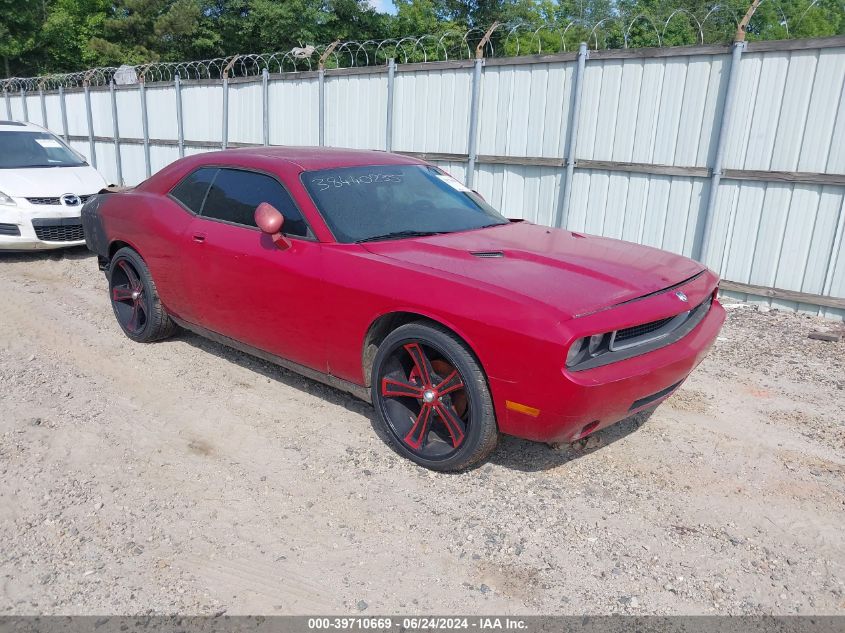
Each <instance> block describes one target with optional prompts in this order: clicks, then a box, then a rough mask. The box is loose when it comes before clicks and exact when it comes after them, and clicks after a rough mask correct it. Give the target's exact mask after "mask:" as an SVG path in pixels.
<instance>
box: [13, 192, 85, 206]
mask: <svg viewBox="0 0 845 633" xmlns="http://www.w3.org/2000/svg"><path fill="white" fill-rule="evenodd" d="M93 195H94V194H93V193H89V194H88V195H87V196H79V201H80V203H81V204H85V203H86V202H88V199H89V198H90V197H91V196H93ZM27 200H28V201H29V203H30V204H46V205H53V206H58V205H60V204H61V203H62V201H61V199H60V198H59V196H55V197H43V198H27Z"/></svg>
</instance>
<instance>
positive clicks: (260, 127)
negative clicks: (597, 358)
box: [6, 37, 845, 318]
mask: <svg viewBox="0 0 845 633" xmlns="http://www.w3.org/2000/svg"><path fill="white" fill-rule="evenodd" d="M844 85H845V38H842V37H838V38H824V39H818V40H789V41H777V42H757V43H750V44H745V43H739V44H735V45H733V47H725V46H698V47H684V48H658V49H639V50H630V49H622V50H602V51H590V52H588V51H587V50H586V48H585V47H582V49H581V50H580V51H579V52H575V53H558V54H550V55H535V56H526V57H516V58H499V59H497V58H492V59H487V60H457V61H446V62H430V63H408V64H394V63H392V62H391V63H390V64H388V65H387V66H380V67H363V68H345V69H336V70H325V71H307V72H297V73H282V74H267V72H266V71H265V72H264V74H263V75H259V76H256V77H237V78H229V79H225V80H219V79H214V80H191V81H188V80H182V81H179V79H178V78H176V80H175V81H173V82H162V83H158V82H157V83H150V82H147V83H146V84H144V83H140V84H135V85H130V86H113V85H112V86H96V87H95V86H91V87H88V88H69V89H64V90H61V91H40V92H39V93H33V92H30V93H25V92H23V91H21V92H20V93H16V94H8V93H7V94H6V108H7V110H8V114H9V116H10V117H12V118H17V119H27V120H30V121H33V122H35V123H39V124H41V125H44V126H45V127H48V128H50V129H51V130H53V131H54V132H55V133H57V134H60V135H64V136H65V137H66V138H68V140H69V141H70V142H71V144H72V145H73V146H74V147H75V148H76V149H77V150H78V151H80V152H81V153H82V154H84V155H86V156H89V157H90V160H91V161H92V162H94V163H95V164H96V166H97V167H98V168H99V169H100V171H102V172H103V173H104V174H105V175H106V176H107V178H109V179H111V180H112V181H114V182H121V181H122V182H125V183H127V184H134V183H137V182H139V181H141V180H143V179H144V178H145V177H146V176H147V175H149V173H151V172H155V171H156V170H158V169H160V168H161V167H163V166H165V165H166V164H168V163H170V162H171V161H173V160H176V159H177V158H178V157H179V156H180V154H182V153H184V154H191V153H196V152H201V151H207V150H208V149H214V148H219V147H221V146H229V147H234V146H238V145H241V144H262V143H264V144H270V145H318V144H325V145H330V146H344V147H356V148H370V149H390V150H392V151H398V152H406V153H410V154H414V155H417V156H420V157H423V158H427V159H428V160H430V161H432V162H434V163H436V164H438V165H440V166H442V167H443V168H445V169H446V170H447V171H449V172H451V173H452V174H453V175H454V176H455V177H456V178H459V179H463V180H465V181H467V182H468V183H472V186H473V187H474V188H476V189H477V190H478V191H479V192H480V193H481V194H482V195H484V196H485V197H486V198H487V199H488V200H489V201H491V203H492V204H493V205H494V206H496V207H497V208H500V209H502V210H503V211H504V212H505V213H506V214H507V215H509V216H511V217H522V218H526V219H529V220H532V221H535V222H539V223H542V224H549V225H554V224H556V223H559V224H562V225H563V226H566V227H567V228H569V229H571V230H576V231H583V232H586V233H594V234H598V235H606V236H611V237H617V238H622V239H626V240H630V241H633V242H640V243H644V244H650V245H653V246H657V247H660V248H664V249H667V250H671V251H675V252H678V253H683V254H686V255H689V256H692V257H697V258H699V259H701V260H702V261H704V262H706V263H707V264H708V265H709V266H710V267H712V268H713V269H715V270H716V271H718V272H719V273H720V274H721V275H722V277H723V278H724V279H725V282H723V289H727V290H729V291H732V292H733V293H735V294H736V295H737V296H740V297H742V298H747V299H749V300H755V301H764V302H766V303H769V304H772V305H776V306H779V307H786V308H789V309H799V310H806V311H810V312H813V313H820V314H823V315H826V316H830V317H837V318H842V317H843V316H845V299H842V297H845V249H844V248H843V242H845V235H843V233H845V206H843V205H844V203H845V95H843V86H844ZM474 95H475V97H474ZM89 113H90V114H89ZM224 113H225V114H224ZM115 117H116V118H115ZM472 131H474V134H472V133H471V132H472Z"/></svg>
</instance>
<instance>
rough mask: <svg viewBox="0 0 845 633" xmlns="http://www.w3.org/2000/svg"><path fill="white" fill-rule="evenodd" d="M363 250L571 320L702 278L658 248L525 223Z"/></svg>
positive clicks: (694, 266)
mask: <svg viewBox="0 0 845 633" xmlns="http://www.w3.org/2000/svg"><path fill="white" fill-rule="evenodd" d="M362 246H365V247H366V248H367V250H368V251H370V252H372V253H375V254H378V255H381V256H383V257H387V258H390V259H393V260H397V261H401V262H405V263H407V264H410V265H412V266H414V267H415V268H420V267H427V268H429V269H433V270H437V271H442V272H443V273H447V274H448V275H458V276H460V277H463V278H465V279H467V280H470V282H474V283H476V284H479V285H481V284H483V285H487V286H488V287H489V286H493V287H495V288H497V289H499V290H501V291H505V292H508V293H511V294H517V295H521V296H524V297H526V298H529V299H534V300H537V301H540V302H542V303H545V304H547V305H549V306H551V307H552V308H554V309H556V310H559V311H561V312H563V313H565V314H566V315H567V316H569V317H576V316H582V315H584V314H588V313H591V312H594V311H595V310H599V309H602V308H606V307H610V306H613V305H616V304H618V303H622V302H624V301H628V300H631V299H636V298H637V297H641V296H643V295H647V294H649V293H652V292H656V291H658V290H662V289H664V288H666V287H668V286H672V285H674V284H677V283H679V282H682V281H684V280H686V279H689V278H690V277H693V276H695V275H696V274H698V273H699V272H701V271H702V270H704V267H703V266H702V265H701V264H699V263H697V262H695V261H693V260H691V259H688V258H686V257H682V256H680V255H675V254H673V253H668V252H666V251H661V250H658V249H656V248H651V247H648V246H641V245H639V244H633V243H631V242H624V241H622V240H615V239H610V238H604V237H597V236H592V235H581V234H578V233H572V232H570V231H564V230H561V229H551V228H548V227H544V226H538V225H536V224H530V223H527V222H514V223H511V224H507V225H502V226H497V227H490V228H486V229H479V230H476V231H466V232H462V233H448V234H444V235H435V236H431V237H422V238H411V239H404V240H392V241H381V242H367V243H365V244H362ZM499 253H501V256H498V254H499Z"/></svg>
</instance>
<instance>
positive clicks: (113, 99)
mask: <svg viewBox="0 0 845 633" xmlns="http://www.w3.org/2000/svg"><path fill="white" fill-rule="evenodd" d="M109 92H110V93H111V95H110V96H111V122H112V134H113V136H114V166H115V169H116V170H117V184H119V185H120V186H123V162H122V161H121V159H120V126H119V125H118V123H117V93H116V92H115V90H114V79H112V80H111V81H110V82H109Z"/></svg>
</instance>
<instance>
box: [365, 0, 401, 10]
mask: <svg viewBox="0 0 845 633" xmlns="http://www.w3.org/2000/svg"><path fill="white" fill-rule="evenodd" d="M370 4H371V5H373V8H374V9H375V10H376V11H378V12H379V13H396V7H394V6H393V0H370Z"/></svg>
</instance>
